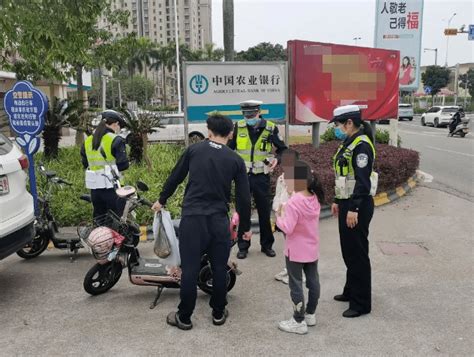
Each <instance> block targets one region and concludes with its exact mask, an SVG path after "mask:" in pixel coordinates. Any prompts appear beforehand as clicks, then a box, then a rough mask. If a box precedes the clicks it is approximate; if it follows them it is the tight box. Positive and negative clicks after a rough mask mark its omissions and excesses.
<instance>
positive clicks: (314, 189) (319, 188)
mask: <svg viewBox="0 0 474 357" xmlns="http://www.w3.org/2000/svg"><path fill="white" fill-rule="evenodd" d="M308 191H309V192H311V193H312V194H315V195H316V197H318V201H319V203H320V204H323V203H324V200H325V197H324V190H323V185H322V184H321V181H320V180H319V178H318V176H317V175H316V173H315V172H314V171H313V170H311V182H310V183H309V185H308Z"/></svg>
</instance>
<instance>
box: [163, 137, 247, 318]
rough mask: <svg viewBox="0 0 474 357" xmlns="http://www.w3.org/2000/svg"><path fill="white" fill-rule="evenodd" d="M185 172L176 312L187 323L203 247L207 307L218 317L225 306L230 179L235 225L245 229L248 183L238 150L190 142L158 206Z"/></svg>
mask: <svg viewBox="0 0 474 357" xmlns="http://www.w3.org/2000/svg"><path fill="white" fill-rule="evenodd" d="M188 173H189V179H188V184H187V186H186V191H185V194H184V201H183V207H182V218H181V223H180V226H179V252H180V255H181V269H182V275H181V291H180V297H181V302H180V304H179V306H178V310H179V311H178V314H179V318H180V320H181V321H182V322H184V323H189V321H190V318H191V315H192V313H193V311H194V307H195V306H196V294H197V291H196V289H197V280H198V274H199V271H200V267H201V256H202V253H204V252H205V251H207V252H208V254H209V257H210V260H211V267H212V273H213V294H212V298H211V301H210V305H211V307H212V309H213V310H214V312H215V315H216V316H219V315H221V314H222V313H223V312H224V309H225V306H226V305H227V299H226V296H227V287H226V286H227V284H226V276H227V272H226V271H227V261H228V259H229V254H230V248H231V241H230V230H229V227H230V226H229V217H228V211H229V202H230V198H231V186H232V181H234V182H235V192H236V200H237V207H238V209H237V211H238V213H239V215H240V225H239V227H240V228H241V229H243V230H244V231H249V230H250V191H249V184H248V180H247V175H246V170H245V163H244V161H243V160H242V158H241V157H240V156H239V155H238V154H236V153H235V152H233V151H232V150H230V149H229V148H228V147H227V146H225V145H222V144H218V143H216V142H213V141H210V140H205V141H203V142H200V143H197V144H194V145H191V146H190V147H188V148H187V149H186V151H185V152H184V154H183V155H182V156H181V158H180V159H179V161H178V163H177V164H176V166H175V168H174V169H173V172H172V173H171V175H170V177H169V178H168V180H167V181H166V183H165V185H164V187H163V191H162V192H161V194H160V198H159V202H160V204H161V205H165V204H166V202H167V200H168V198H169V197H171V196H172V195H173V193H174V192H175V190H176V188H177V187H178V185H179V184H181V183H182V182H183V181H184V179H185V178H186V176H188Z"/></svg>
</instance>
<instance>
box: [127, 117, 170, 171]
mask: <svg viewBox="0 0 474 357" xmlns="http://www.w3.org/2000/svg"><path fill="white" fill-rule="evenodd" d="M120 111H121V112H122V113H123V114H124V116H125V121H126V122H127V126H128V128H129V129H130V134H129V136H128V137H127V143H128V144H129V145H130V159H131V160H132V161H134V162H136V163H141V162H142V161H145V163H146V165H147V166H148V168H149V169H152V163H151V160H150V157H149V156H148V134H151V133H154V132H155V131H156V128H160V127H162V126H161V125H160V120H161V119H160V117H159V116H158V115H156V114H155V113H151V112H138V113H135V112H134V113H131V112H129V111H128V110H123V109H121V110H120Z"/></svg>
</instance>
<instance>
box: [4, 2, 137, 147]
mask: <svg viewBox="0 0 474 357" xmlns="http://www.w3.org/2000/svg"><path fill="white" fill-rule="evenodd" d="M101 16H105V18H106V20H107V22H108V23H110V24H120V25H123V26H125V25H128V12H124V11H120V10H117V11H112V10H111V2H110V1H109V0H81V1H80V2H79V1H57V0H41V1H39V0H37V1H18V0H4V1H3V2H2V6H1V7H0V19H1V20H0V34H1V35H0V45H2V48H4V49H6V52H8V53H12V52H16V53H17V54H18V55H19V57H20V58H21V60H19V61H17V62H16V63H10V62H9V59H8V58H6V57H5V56H3V57H0V61H1V62H3V64H4V66H5V67H6V68H12V69H13V70H15V71H18V73H19V74H20V78H28V79H33V80H35V79H38V78H46V79H49V80H53V79H58V80H68V79H69V78H70V77H74V78H75V79H76V81H77V94H78V99H79V106H80V108H81V109H84V108H87V99H86V96H85V94H86V93H85V91H84V88H83V83H82V73H83V71H84V69H85V68H86V69H90V68H94V67H100V65H101V64H102V63H103V62H104V61H105V59H104V58H103V57H102V56H98V55H97V49H99V48H100V47H101V46H103V45H104V44H106V43H107V41H109V40H110V39H111V37H112V35H111V33H110V32H109V31H107V30H105V29H101V28H99V26H98V23H99V19H100V17H101ZM102 54H104V55H105V54H106V55H111V54H110V53H108V52H103V53H102ZM83 141H84V136H83V133H82V132H81V131H80V130H79V131H78V132H77V135H76V144H82V142H83Z"/></svg>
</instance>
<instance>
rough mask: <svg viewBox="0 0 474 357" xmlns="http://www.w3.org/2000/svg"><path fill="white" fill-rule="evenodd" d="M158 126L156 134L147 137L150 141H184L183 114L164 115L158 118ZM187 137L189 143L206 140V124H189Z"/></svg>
mask: <svg viewBox="0 0 474 357" xmlns="http://www.w3.org/2000/svg"><path fill="white" fill-rule="evenodd" d="M160 117H161V118H160V125H163V126H164V128H156V132H154V133H152V134H150V135H149V140H150V141H164V142H168V141H171V142H173V141H184V114H182V113H181V114H164V115H161V116H160ZM188 137H189V142H190V143H196V142H199V141H201V140H204V139H205V138H207V124H206V123H189V125H188Z"/></svg>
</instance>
